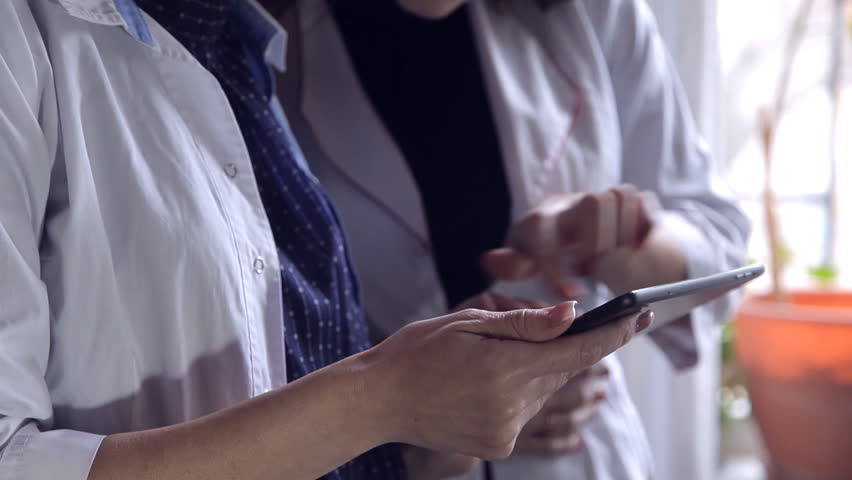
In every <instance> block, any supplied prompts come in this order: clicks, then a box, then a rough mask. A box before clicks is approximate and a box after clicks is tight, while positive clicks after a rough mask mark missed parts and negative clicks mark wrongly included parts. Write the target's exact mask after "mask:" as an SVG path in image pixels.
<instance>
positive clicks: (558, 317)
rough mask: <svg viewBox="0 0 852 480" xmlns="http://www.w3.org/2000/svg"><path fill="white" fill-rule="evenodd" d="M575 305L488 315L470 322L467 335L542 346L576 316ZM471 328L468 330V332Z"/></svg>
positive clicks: (559, 333)
mask: <svg viewBox="0 0 852 480" xmlns="http://www.w3.org/2000/svg"><path fill="white" fill-rule="evenodd" d="M576 305H577V302H574V301H571V302H563V303H560V304H559V305H556V306H554V307H549V308H542V309H537V308H525V309H521V310H512V311H509V312H489V313H488V314H487V316H485V317H484V318H482V319H479V320H474V321H472V322H471V323H470V324H469V326H468V328H466V330H467V331H469V332H471V333H476V334H478V335H482V336H484V337H490V338H502V339H507V340H521V341H525V342H546V341H548V340H553V339H554V338H557V337H558V336H559V335H561V334H562V332H564V331H565V330H567V329H568V327H570V326H571V323H572V322H573V321H574V318H575V316H576ZM471 327H472V328H471Z"/></svg>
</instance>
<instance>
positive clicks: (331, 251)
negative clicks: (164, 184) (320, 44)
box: [136, 0, 405, 480]
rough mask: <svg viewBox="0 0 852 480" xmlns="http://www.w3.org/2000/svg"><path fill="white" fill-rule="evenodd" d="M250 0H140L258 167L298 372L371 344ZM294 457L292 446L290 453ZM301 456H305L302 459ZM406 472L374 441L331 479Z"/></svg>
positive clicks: (291, 362)
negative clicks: (208, 78) (222, 100)
mask: <svg viewBox="0 0 852 480" xmlns="http://www.w3.org/2000/svg"><path fill="white" fill-rule="evenodd" d="M242 2H245V0H159V1H158V0H137V2H136V3H137V4H138V5H139V7H141V8H142V9H143V10H145V11H146V12H147V13H148V14H149V15H151V16H152V17H153V18H154V19H155V20H157V22H159V23H160V24H161V25H162V26H163V27H164V28H165V29H166V30H168V31H169V33H171V34H172V35H173V36H174V37H175V38H177V39H178V40H179V41H180V42H181V43H182V44H183V45H184V47H186V48H187V50H189V51H190V52H191V53H192V54H193V55H194V56H195V58H196V59H197V60H198V61H199V62H200V63H201V64H202V65H203V66H204V67H205V68H207V70H209V71H210V72H211V73H212V74H213V75H214V76H215V77H216V78H217V79H218V80H219V83H220V84H221V86H222V88H223V90H224V91H225V94H226V95H227V97H228V100H229V102H230V105H231V108H232V109H233V111H234V114H235V115H236V118H237V121H238V122H239V125H240V129H241V130H242V134H243V137H244V138H245V142H246V145H247V147H248V151H249V155H250V157H251V160H252V164H253V166H254V173H255V176H256V178H257V183H258V187H259V190H260V195H261V197H262V199H263V204H264V207H265V209H266V214H267V216H268V217H269V221H270V223H271V225H272V228H273V234H274V237H275V242H276V244H277V246H278V254H279V259H280V262H281V272H282V274H281V277H282V284H283V292H282V293H283V298H284V319H283V320H284V325H285V328H286V333H285V336H286V339H285V340H286V344H287V353H286V358H287V373H288V377H289V380H295V379H297V378H299V377H301V376H304V375H307V374H308V373H310V372H312V371H314V370H316V369H319V368H322V367H323V366H325V365H328V364H330V363H334V362H336V361H337V360H340V359H342V358H344V357H347V356H349V355H352V354H354V353H357V352H359V351H362V350H364V349H366V348H368V347H369V346H370V344H369V337H368V334H367V330H366V327H365V323H364V319H363V316H362V313H361V308H360V303H359V292H358V289H357V283H356V280H355V278H354V275H353V273H352V270H351V268H350V262H349V258H348V253H347V250H346V246H345V243H344V239H343V233H342V230H341V228H340V224H339V222H338V219H337V216H336V214H335V212H334V210H333V208H332V206H331V204H330V203H329V201H328V199H327V198H326V196H325V195H324V194H323V192H322V191H321V189H320V187H319V184H318V183H317V181H316V180H315V179H314V178H313V177H312V176H311V175H310V174H308V173H307V172H306V170H305V169H304V168H303V167H302V165H301V164H300V160H301V152H300V151H299V149H298V145H297V144H296V142H295V139H294V138H293V137H292V134H291V133H290V131H289V128H288V127H287V125H286V122H285V121H284V120H283V118H282V117H281V116H280V113H279V112H277V111H276V110H274V109H273V107H272V106H271V103H270V100H271V97H272V80H271V77H270V75H269V72H268V70H267V68H266V65H265V62H264V61H263V55H264V51H265V47H266V44H267V43H268V41H269V35H268V34H269V24H268V23H266V22H265V20H264V19H262V17H260V15H259V14H258V13H257V12H256V11H254V10H252V8H251V7H250V6H249V5H246V4H245V3H242ZM282 454H284V455H286V452H282ZM294 461H298V459H294ZM323 478H324V479H328V480H343V479H368V478H369V479H391V480H393V479H401V478H405V472H404V466H403V464H402V459H401V457H400V455H399V449H398V447H397V446H394V445H387V446H383V447H379V448H377V449H374V450H372V451H370V452H368V453H366V454H364V455H362V456H361V457H358V458H356V459H355V460H353V461H351V462H349V463H347V464H346V465H343V466H342V467H340V468H339V469H337V470H335V471H333V472H331V473H329V474H327V475H326V476H324V477H323Z"/></svg>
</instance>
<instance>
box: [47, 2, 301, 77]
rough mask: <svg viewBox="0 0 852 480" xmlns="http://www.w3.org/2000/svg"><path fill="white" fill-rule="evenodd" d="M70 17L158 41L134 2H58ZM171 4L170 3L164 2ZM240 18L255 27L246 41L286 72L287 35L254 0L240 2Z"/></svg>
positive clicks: (143, 39) (144, 39)
mask: <svg viewBox="0 0 852 480" xmlns="http://www.w3.org/2000/svg"><path fill="white" fill-rule="evenodd" d="M57 1H58V3H59V4H60V5H62V7H63V8H65V10H66V11H67V12H68V14H69V15H71V16H73V17H76V18H79V19H81V20H85V21H88V22H92V23H97V24H100V25H112V26H120V27H122V28H124V30H125V31H126V32H127V33H128V34H130V35H131V36H132V37H133V38H135V39H136V40H138V41H139V42H142V43H144V44H146V45H149V46H151V47H155V46H156V42H155V41H154V38H153V37H152V35H151V31H150V30H149V28H148V22H149V21H151V20H150V19H149V18H148V17H146V15H145V14H143V12H142V10H141V9H140V8H139V7H138V6H137V5H136V3H135V2H134V1H133V0H57ZM164 1H168V0H164ZM238 15H239V16H240V20H241V21H242V22H246V23H247V24H248V25H251V26H252V27H254V28H253V29H251V30H250V31H253V32H254V33H253V34H252V35H250V37H249V38H248V39H247V42H248V43H249V46H250V48H252V49H258V50H260V51H263V52H264V54H263V58H264V60H265V61H266V62H267V63H268V64H269V65H271V66H272V67H274V68H275V69H277V70H279V71H284V66H285V64H286V62H285V54H286V49H287V32H285V31H284V29H283V28H282V27H281V25H280V24H279V23H278V22H277V21H275V19H273V18H272V17H271V16H270V15H269V14H268V13H267V12H266V10H264V9H263V7H261V6H260V5H259V4H258V3H257V2H256V1H255V0H240V1H239V2H238Z"/></svg>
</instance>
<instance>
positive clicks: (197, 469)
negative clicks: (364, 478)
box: [89, 356, 386, 480]
mask: <svg viewBox="0 0 852 480" xmlns="http://www.w3.org/2000/svg"><path fill="white" fill-rule="evenodd" d="M362 365H363V363H362V361H361V359H360V358H359V357H358V356H355V357H352V358H349V359H347V360H344V361H342V362H339V363H338V364H335V365H332V366H330V367H327V368H325V369H322V370H320V371H318V372H316V373H314V374H311V375H308V376H306V377H304V378H302V379H300V380H299V381H296V382H293V383H292V384H289V385H287V386H285V387H283V388H281V389H279V390H277V391H275V392H272V393H269V394H266V395H263V396H260V397H257V398H254V399H252V400H249V401H246V402H244V403H241V404H239V405H237V406H235V407H232V408H229V409H227V410H223V411H221V412H217V413H214V414H211V415H208V416H206V417H203V418H200V419H198V420H195V421H192V422H187V423H183V424H180V425H175V426H170V427H165V428H159V429H155V430H146V431H140V432H134V433H122V434H116V435H110V436H108V437H107V438H106V439H105V440H104V442H103V443H102V444H101V447H100V449H99V451H98V454H97V456H96V458H95V461H94V464H93V466H92V470H91V472H90V475H89V479H90V480H104V479H118V478H134V479H139V480H145V479H152V480H153V479H158V480H171V479H181V480H192V479H205V480H218V479H236V478H239V479H243V480H252V479H269V478H286V479H288V480H298V479H306V480H307V479H314V478H318V477H320V476H322V475H323V474H325V473H327V472H328V471H330V470H332V469H334V468H336V467H337V466H339V465H342V464H343V463H345V462H347V461H349V460H350V459H352V458H354V457H356V456H358V455H360V454H361V453H364V452H366V451H367V450H369V449H371V448H373V447H375V446H378V445H379V444H381V443H384V442H385V441H386V439H385V437H386V432H383V431H382V430H381V428H380V427H381V426H382V425H383V424H384V422H381V421H380V419H379V418H378V416H377V414H376V412H377V410H376V408H375V406H374V405H377V404H381V401H380V399H376V398H373V397H372V396H371V395H372V394H371V393H370V392H369V391H368V390H367V389H366V388H365V385H366V383H368V382H367V380H366V373H365V369H364V368H362Z"/></svg>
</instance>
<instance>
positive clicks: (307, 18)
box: [294, 1, 429, 245]
mask: <svg viewBox="0 0 852 480" xmlns="http://www.w3.org/2000/svg"><path fill="white" fill-rule="evenodd" d="M300 8H301V9H302V11H301V12H300V14H299V17H300V22H301V38H300V41H302V42H304V43H303V45H302V48H300V49H295V50H294V52H298V53H294V54H300V55H301V58H300V59H299V64H300V65H301V74H302V81H301V86H302V88H301V89H300V91H301V93H300V95H301V99H300V105H301V108H302V111H303V113H304V115H305V119H306V121H307V122H308V124H309V125H310V127H311V129H312V130H313V133H314V136H315V138H316V140H317V143H318V144H319V145H320V147H321V148H322V150H324V153H325V156H327V158H328V161H329V162H330V163H331V164H332V166H333V167H334V168H335V169H337V170H338V172H339V173H340V175H342V176H343V177H344V178H345V179H346V180H347V181H348V182H350V183H351V184H352V185H353V187H355V189H356V190H357V191H358V192H360V193H361V194H362V195H364V196H366V197H368V199H369V200H370V201H372V202H374V203H376V204H377V206H379V207H380V208H381V209H382V210H383V211H384V212H385V213H387V214H388V215H391V216H392V217H395V219H396V220H397V221H398V222H400V223H402V224H403V225H404V226H405V227H406V230H408V231H409V232H410V233H411V234H412V235H414V236H416V237H417V239H418V240H419V241H420V242H421V243H425V244H426V245H428V238H429V236H428V230H427V226H426V220H425V216H424V213H423V206H422V204H421V200H420V196H419V193H418V190H417V185H416V184H415V181H414V178H413V177H412V175H411V173H410V171H409V169H408V166H407V165H406V163H405V161H404V158H403V157H402V154H401V153H400V151H399V149H398V148H397V146H396V143H395V142H394V141H393V139H392V138H391V136H390V134H389V133H388V131H387V129H386V128H385V127H384V125H383V124H382V122H381V119H380V118H379V117H378V115H377V114H376V112H375V110H374V109H373V108H372V106H371V104H370V102H369V99H368V98H367V97H366V95H365V93H364V92H363V90H362V88H361V85H360V82H359V81H358V78H357V75H356V73H355V70H354V67H353V66H352V64H351V62H350V60H349V57H348V54H347V52H346V48H345V45H344V43H343V39H342V38H341V36H340V33H339V31H338V30H337V28H336V26H335V25H334V20H333V18H332V17H331V13H330V12H329V10H328V6H327V4H326V3H325V2H324V1H310V2H300Z"/></svg>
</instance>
